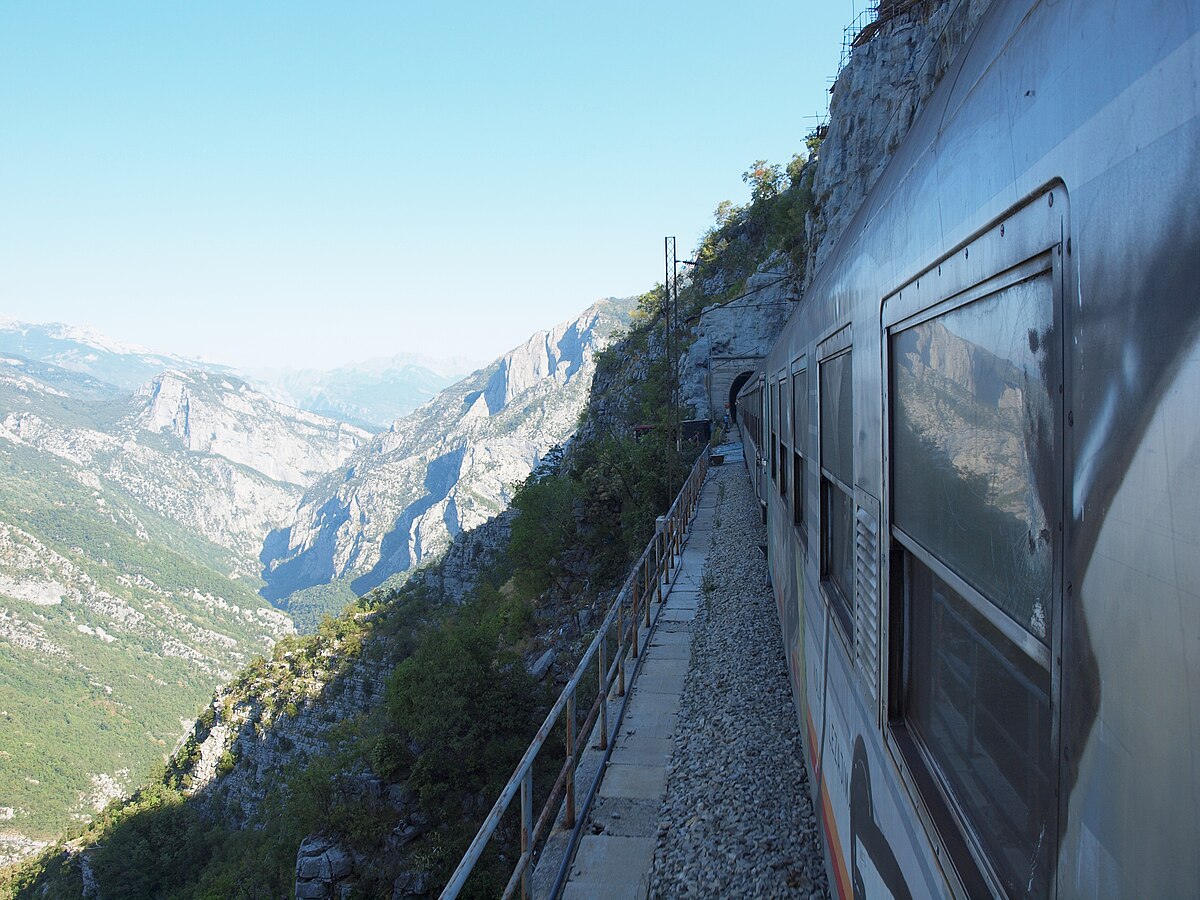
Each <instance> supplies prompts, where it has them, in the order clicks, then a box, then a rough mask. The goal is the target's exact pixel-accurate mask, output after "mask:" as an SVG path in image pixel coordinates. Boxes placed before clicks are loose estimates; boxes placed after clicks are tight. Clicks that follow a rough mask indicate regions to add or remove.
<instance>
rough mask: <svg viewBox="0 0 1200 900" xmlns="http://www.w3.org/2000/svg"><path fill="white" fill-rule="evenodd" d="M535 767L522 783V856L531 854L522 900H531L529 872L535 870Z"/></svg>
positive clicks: (531, 768)
mask: <svg viewBox="0 0 1200 900" xmlns="http://www.w3.org/2000/svg"><path fill="white" fill-rule="evenodd" d="M532 839H533V766H532V765H530V767H529V771H528V772H526V773H525V778H524V779H522V781H521V855H522V856H524V855H525V854H526V853H528V854H529V859H528V861H527V862H526V864H525V870H524V871H523V872H521V900H529V871H530V869H532V868H533V840H532Z"/></svg>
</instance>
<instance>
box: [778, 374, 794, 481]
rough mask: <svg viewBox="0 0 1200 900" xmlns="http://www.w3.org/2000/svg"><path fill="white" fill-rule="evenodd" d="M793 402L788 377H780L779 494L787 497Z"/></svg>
mask: <svg viewBox="0 0 1200 900" xmlns="http://www.w3.org/2000/svg"><path fill="white" fill-rule="evenodd" d="M791 414H792V404H791V401H790V400H789V399H788V382H787V379H786V378H780V379H779V496H781V497H783V498H785V499H786V498H787V483H788V479H787V473H788V448H787V443H788V432H789V431H790V430H791V426H790V425H789V422H788V420H789V419H790V418H791Z"/></svg>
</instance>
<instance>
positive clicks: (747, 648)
mask: <svg viewBox="0 0 1200 900" xmlns="http://www.w3.org/2000/svg"><path fill="white" fill-rule="evenodd" d="M710 477H711V478H713V479H715V480H716V482H717V485H716V487H717V495H718V502H717V508H716V516H715V519H714V523H713V524H714V528H713V532H712V544H711V546H710V549H709V553H708V560H707V562H706V564H705V576H704V591H703V595H702V598H701V602H700V604H699V608H698V611H697V614H696V618H695V621H694V622H693V625H692V628H693V632H692V662H691V667H690V669H689V671H688V676H687V681H686V683H685V685H684V689H683V696H682V698H681V700H680V708H679V724H678V726H677V728H676V730H675V734H676V737H675V750H674V754H673V755H672V758H671V762H670V765H669V768H668V772H667V794H666V798H665V799H664V800H663V804H662V807H661V809H660V811H659V827H658V839H657V843H656V847H655V852H654V867H653V870H652V872H651V878H650V884H651V888H650V894H651V896H654V897H813V898H824V897H828V896H829V888H828V884H827V881H826V877H825V867H824V861H823V856H822V845H821V839H820V836H819V831H818V828H819V826H818V822H817V818H816V816H815V815H814V814H813V809H812V803H811V801H810V799H809V792H808V773H807V771H806V768H805V765H804V754H803V751H802V748H801V737H800V728H799V725H798V723H797V720H796V712H795V707H794V706H793V705H792V697H791V688H790V686H789V682H788V674H787V663H786V662H785V659H784V653H783V644H782V640H781V638H780V634H779V620H778V617H777V615H776V612H775V602H774V599H773V598H772V595H771V588H770V586H769V585H768V583H767V567H766V562H765V560H764V559H763V557H762V554H761V553H760V551H759V549H758V548H759V545H760V544H764V543H765V542H766V537H765V534H764V531H763V526H762V524H761V521H760V515H759V510H758V502H757V500H756V499H755V498H754V495H753V493H752V492H751V489H750V484H749V482H748V480H747V479H746V473H745V470H744V469H743V467H742V466H740V465H736V466H735V465H730V466H728V467H723V468H720V469H714V470H713V473H712V475H711V476H710Z"/></svg>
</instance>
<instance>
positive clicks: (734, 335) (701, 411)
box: [680, 253, 799, 422]
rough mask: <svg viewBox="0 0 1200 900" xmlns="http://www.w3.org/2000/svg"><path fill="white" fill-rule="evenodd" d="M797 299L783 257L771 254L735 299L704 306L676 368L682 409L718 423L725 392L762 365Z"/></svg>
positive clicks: (721, 416)
mask: <svg viewBox="0 0 1200 900" xmlns="http://www.w3.org/2000/svg"><path fill="white" fill-rule="evenodd" d="M798 299H799V296H798V294H797V291H796V280H795V278H794V277H792V273H791V269H790V267H789V265H788V261H787V258H786V257H785V256H784V255H783V254H782V253H776V254H773V255H772V256H770V257H768V258H767V260H766V261H765V262H763V264H762V265H761V266H759V270H758V271H757V272H755V274H753V275H751V276H750V277H749V278H747V279H746V287H745V290H743V291H742V295H741V296H740V297H738V298H737V299H736V300H732V301H730V302H729V303H726V304H723V305H713V306H709V307H706V308H705V309H704V310H703V311H702V312H701V313H700V316H699V320H698V322H697V324H696V328H695V340H694V341H693V342H692V344H691V346H689V347H688V349H687V352H686V354H685V355H684V358H683V360H682V362H681V364H680V391H681V396H682V398H683V401H682V402H683V405H684V406H685V407H688V408H690V409H691V410H692V412H693V414H694V415H695V416H696V417H697V418H702V419H712V420H714V421H716V422H720V421H722V418H723V416H724V413H725V404H726V403H730V406H731V408H732V403H731V400H730V394H731V389H732V388H733V387H734V385H735V383H737V384H739V385H740V384H741V383H744V380H742V381H739V379H740V378H741V376H743V375H748V374H749V373H751V372H753V371H754V370H755V368H756V367H757V366H758V365H759V363H760V362H762V360H763V358H764V357H765V356H766V355H767V351H768V350H770V349H771V345H772V344H774V343H775V340H776V338H778V337H779V332H780V331H781V330H782V328H783V326H784V323H786V322H787V320H788V316H790V315H791V314H792V310H793V309H794V308H795V302H796V300H798Z"/></svg>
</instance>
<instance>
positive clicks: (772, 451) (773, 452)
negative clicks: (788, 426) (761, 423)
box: [767, 382, 779, 481]
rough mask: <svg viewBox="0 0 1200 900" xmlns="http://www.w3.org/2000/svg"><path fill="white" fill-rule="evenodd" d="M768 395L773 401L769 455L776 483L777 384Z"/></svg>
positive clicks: (772, 477)
mask: <svg viewBox="0 0 1200 900" xmlns="http://www.w3.org/2000/svg"><path fill="white" fill-rule="evenodd" d="M767 393H768V394H769V396H770V400H771V402H770V406H771V408H770V410H768V412H767V415H769V416H770V421H771V449H770V450H769V451H768V453H769V454H770V456H771V480H772V481H775V480H777V479H778V477H779V476H778V474H777V472H776V466H777V462H778V454H777V452H776V446H775V445H776V443H777V442H778V441H777V438H776V435H778V434H779V385H777V384H775V382H771V385H770V387H769V388H768V390H767Z"/></svg>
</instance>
